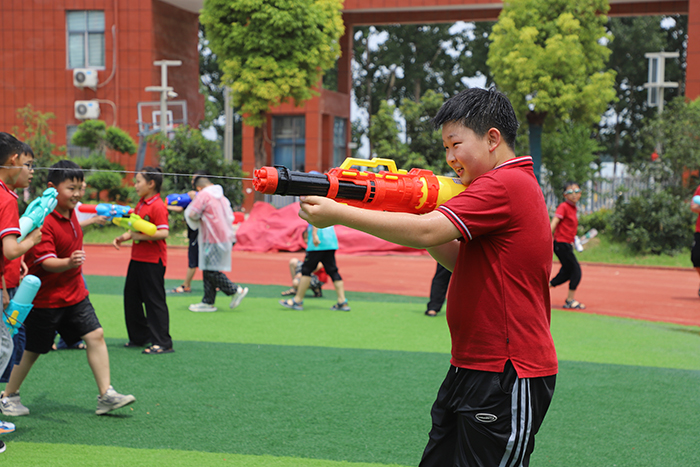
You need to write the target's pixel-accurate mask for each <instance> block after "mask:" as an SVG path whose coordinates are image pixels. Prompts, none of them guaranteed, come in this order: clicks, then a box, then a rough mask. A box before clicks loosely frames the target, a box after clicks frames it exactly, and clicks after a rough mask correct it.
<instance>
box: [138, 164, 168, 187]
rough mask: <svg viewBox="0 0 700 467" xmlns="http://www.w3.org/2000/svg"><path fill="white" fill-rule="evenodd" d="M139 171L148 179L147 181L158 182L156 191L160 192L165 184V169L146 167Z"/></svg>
mask: <svg viewBox="0 0 700 467" xmlns="http://www.w3.org/2000/svg"><path fill="white" fill-rule="evenodd" d="M139 173H140V174H141V176H142V177H143V178H144V179H145V180H146V182H150V181H151V180H153V181H154V182H155V183H156V185H155V188H156V193H160V187H161V186H162V185H163V171H162V170H161V169H160V167H151V166H148V167H144V168H143V169H141V170H139Z"/></svg>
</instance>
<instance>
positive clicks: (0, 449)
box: [0, 441, 7, 452]
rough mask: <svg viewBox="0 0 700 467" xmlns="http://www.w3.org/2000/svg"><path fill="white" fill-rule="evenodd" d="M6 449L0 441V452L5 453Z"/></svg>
mask: <svg viewBox="0 0 700 467" xmlns="http://www.w3.org/2000/svg"><path fill="white" fill-rule="evenodd" d="M6 448H7V447H6V446H5V443H3V442H2V441H0V452H5V449H6Z"/></svg>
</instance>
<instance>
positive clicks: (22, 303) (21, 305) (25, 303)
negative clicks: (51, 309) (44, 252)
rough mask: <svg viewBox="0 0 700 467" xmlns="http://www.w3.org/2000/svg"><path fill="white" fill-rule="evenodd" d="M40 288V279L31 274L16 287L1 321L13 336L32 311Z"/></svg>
mask: <svg viewBox="0 0 700 467" xmlns="http://www.w3.org/2000/svg"><path fill="white" fill-rule="evenodd" d="M39 287H41V279H39V278H38V277H36V276H32V275H31V274H30V275H28V276H26V277H25V278H24V279H23V280H22V283H21V284H20V285H19V287H17V292H16V293H15V296H14V297H13V298H12V300H10V304H9V305H7V308H5V313H4V316H3V319H4V321H5V324H6V325H7V328H8V329H9V330H10V331H11V333H12V335H13V336H14V335H15V334H17V331H19V327H20V326H22V324H24V320H25V319H26V318H27V315H28V314H29V312H30V311H32V307H33V306H34V305H32V302H33V301H34V297H36V293H37V292H38V291H39Z"/></svg>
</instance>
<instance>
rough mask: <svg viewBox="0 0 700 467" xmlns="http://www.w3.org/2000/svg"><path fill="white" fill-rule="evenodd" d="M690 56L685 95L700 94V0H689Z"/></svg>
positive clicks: (686, 71)
mask: <svg viewBox="0 0 700 467" xmlns="http://www.w3.org/2000/svg"><path fill="white" fill-rule="evenodd" d="M687 52H688V56H687V59H686V70H685V96H686V98H687V99H689V100H695V99H697V98H698V97H699V96H700V0H688V50H687Z"/></svg>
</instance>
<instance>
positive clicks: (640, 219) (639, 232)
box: [608, 190, 695, 254]
mask: <svg viewBox="0 0 700 467" xmlns="http://www.w3.org/2000/svg"><path fill="white" fill-rule="evenodd" d="M694 217H695V216H694V215H693V213H692V212H691V211H690V209H689V208H688V204H687V202H685V200H684V199H683V198H682V197H681V196H678V195H674V194H672V193H670V192H669V191H659V192H652V191H650V190H649V191H646V192H644V193H642V195H641V196H636V197H633V198H630V199H629V201H627V202H623V201H622V200H618V202H617V203H616V205H615V210H614V212H613V213H612V215H611V216H610V221H609V223H608V227H609V232H610V233H611V234H612V236H613V238H614V239H615V240H617V241H620V242H626V243H627V245H628V246H629V248H630V250H631V251H632V252H634V253H639V254H648V253H653V254H660V253H675V252H678V251H680V250H682V249H683V248H686V247H688V245H690V244H691V243H692V241H693V225H694V220H695V219H694Z"/></svg>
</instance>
